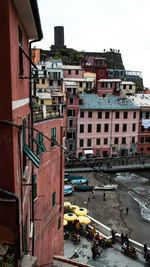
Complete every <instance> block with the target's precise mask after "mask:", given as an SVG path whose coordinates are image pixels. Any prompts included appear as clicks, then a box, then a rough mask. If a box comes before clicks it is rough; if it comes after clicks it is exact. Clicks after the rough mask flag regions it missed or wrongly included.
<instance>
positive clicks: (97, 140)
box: [96, 138, 101, 146]
mask: <svg viewBox="0 0 150 267" xmlns="http://www.w3.org/2000/svg"><path fill="white" fill-rule="evenodd" d="M100 144H101V139H100V138H97V139H96V145H97V146H98V145H100Z"/></svg>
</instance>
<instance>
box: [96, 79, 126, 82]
mask: <svg viewBox="0 0 150 267" xmlns="http://www.w3.org/2000/svg"><path fill="white" fill-rule="evenodd" d="M98 82H101V83H104V82H110V83H113V82H118V83H119V82H121V80H120V79H100V80H98Z"/></svg>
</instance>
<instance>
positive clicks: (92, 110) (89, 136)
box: [77, 94, 139, 157]
mask: <svg viewBox="0 0 150 267" xmlns="http://www.w3.org/2000/svg"><path fill="white" fill-rule="evenodd" d="M79 103H80V105H79V112H78V118H77V121H78V123H77V125H78V128H77V156H78V157H82V156H85V155H88V154H89V156H91V155H93V156H103V157H108V156H116V155H121V156H124V155H134V154H135V153H136V152H137V142H138V124H139V108H138V107H137V106H136V105H135V104H133V103H132V102H131V101H130V100H129V99H127V98H121V97H119V96H114V95H108V96H107V97H106V98H100V97H99V96H98V95H94V94H93V95H80V101H79Z"/></svg>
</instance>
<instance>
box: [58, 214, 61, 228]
mask: <svg viewBox="0 0 150 267" xmlns="http://www.w3.org/2000/svg"><path fill="white" fill-rule="evenodd" d="M60 228H61V217H59V219H58V231H59V230H60Z"/></svg>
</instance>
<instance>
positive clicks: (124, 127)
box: [122, 124, 127, 132]
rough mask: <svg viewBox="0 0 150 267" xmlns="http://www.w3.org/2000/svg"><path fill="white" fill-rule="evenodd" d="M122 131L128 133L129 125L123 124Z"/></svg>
mask: <svg viewBox="0 0 150 267" xmlns="http://www.w3.org/2000/svg"><path fill="white" fill-rule="evenodd" d="M122 131H123V132H126V131H127V124H123V126H122Z"/></svg>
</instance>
